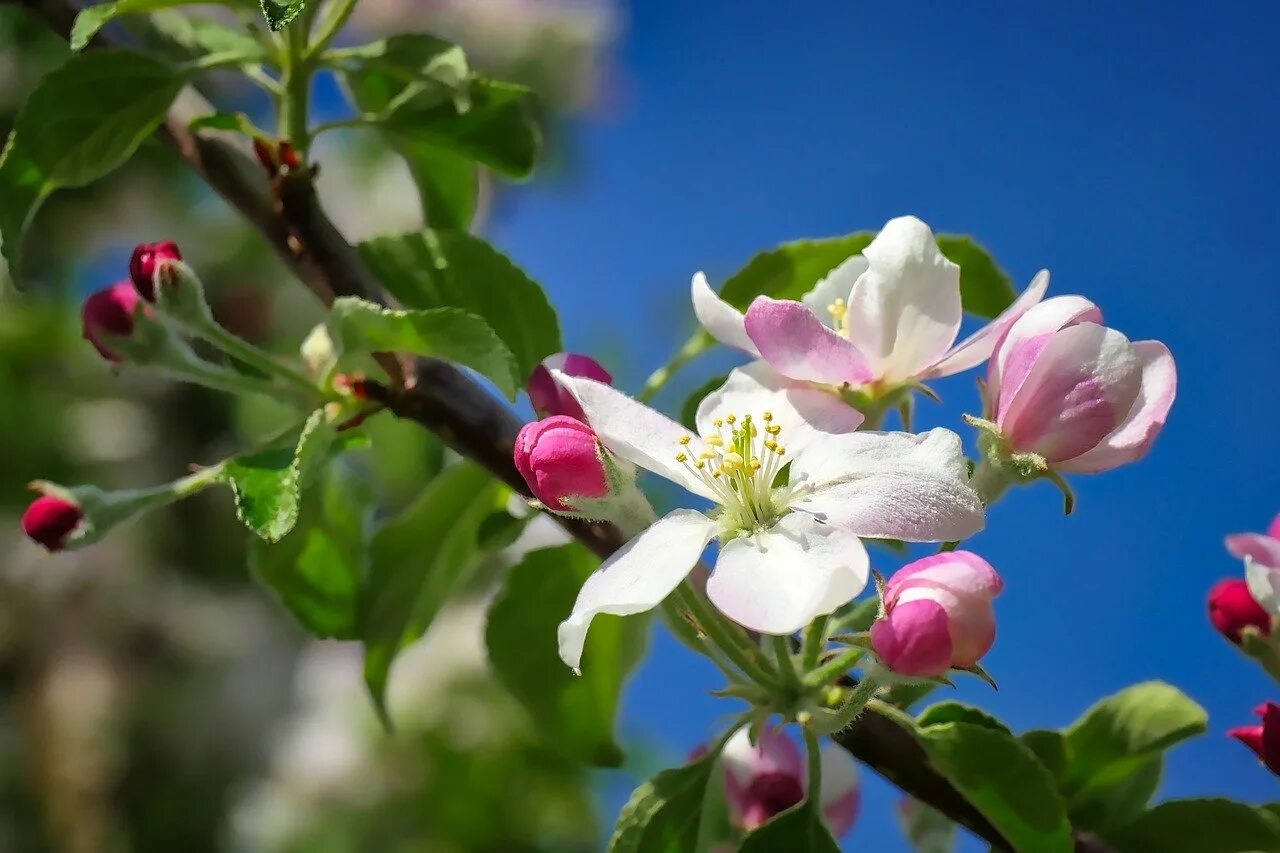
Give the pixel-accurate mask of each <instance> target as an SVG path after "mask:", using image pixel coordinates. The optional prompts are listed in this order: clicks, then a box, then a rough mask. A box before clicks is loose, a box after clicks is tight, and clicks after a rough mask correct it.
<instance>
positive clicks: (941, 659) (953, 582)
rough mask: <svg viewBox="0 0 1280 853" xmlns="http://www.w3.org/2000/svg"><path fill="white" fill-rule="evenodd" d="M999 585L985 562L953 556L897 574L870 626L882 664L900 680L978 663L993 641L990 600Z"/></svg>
mask: <svg viewBox="0 0 1280 853" xmlns="http://www.w3.org/2000/svg"><path fill="white" fill-rule="evenodd" d="M1003 588H1004V582H1003V581H1001V580H1000V576H999V575H998V574H996V570H995V569H993V568H991V566H990V564H989V563H987V561H986V560H983V559H982V558H981V557H979V556H978V555H976V554H971V553H969V552H968V551H952V552H949V553H943V554H935V555H933V556H932V557H925V558H924V559H922V560H916V561H915V562H914V563H910V564H908V565H906V566H903V567H902V568H901V569H899V570H898V571H897V572H896V573H895V574H894V575H893V577H891V578H890V579H889V583H888V584H886V586H885V588H884V601H883V606H884V616H882V617H881V618H879V619H877V620H876V622H875V624H873V625H872V626H871V645H872V648H874V649H875V653H876V655H877V656H878V657H879V658H880V661H881V663H883V664H884V665H885V666H887V667H889V668H890V669H891V670H893V671H894V672H897V673H899V674H901V675H911V676H920V677H935V676H940V675H943V674H945V673H946V672H947V670H949V669H951V668H953V667H955V668H957V669H967V668H968V667H971V666H973V665H974V664H976V663H977V662H978V660H979V659H980V658H981V657H982V656H983V655H985V654H986V653H987V652H988V651H989V650H990V649H991V644H992V643H994V642H995V639H996V622H995V613H994V612H993V611H992V608H991V599H993V598H995V597H996V596H997V595H999V594H1000V590H1001V589H1003Z"/></svg>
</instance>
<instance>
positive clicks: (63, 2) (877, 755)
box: [0, 0, 1111, 853]
mask: <svg viewBox="0 0 1280 853" xmlns="http://www.w3.org/2000/svg"><path fill="white" fill-rule="evenodd" d="M4 3H9V4H18V5H22V6H25V7H27V8H29V9H31V10H33V11H34V12H35V13H36V14H37V15H39V16H40V17H42V18H43V19H44V20H45V21H46V22H47V23H48V24H49V25H50V26H51V27H52V28H53V29H54V30H55V31H57V32H59V33H61V34H62V35H63V36H64V37H66V36H67V34H68V33H69V32H70V28H71V22H72V21H73V20H74V17H75V7H74V6H72V5H70V3H69V2H68V0H0V4H4ZM106 42H107V40H106V39H105V38H104V37H102V36H99V38H98V39H95V44H104V43H106ZM213 111H214V110H213V108H212V107H211V106H210V105H209V104H208V102H207V101H206V100H205V99H204V97H203V96H202V95H201V94H200V93H199V92H197V91H195V90H194V89H192V88H188V89H187V90H184V92H183V94H182V96H181V97H180V98H179V100H178V102H177V103H175V105H174V107H173V109H172V110H171V111H170V113H169V115H168V117H167V118H166V119H165V121H164V123H163V125H162V126H161V127H160V129H159V130H157V136H158V137H159V138H160V139H161V140H162V141H164V142H165V143H166V144H168V145H169V146H170V147H171V148H173V149H174V151H175V152H176V153H177V154H178V156H179V157H181V158H182V159H183V160H184V161H185V162H186V163H187V165H188V166H189V167H190V168H191V169H192V170H193V171H195V172H196V173H197V174H199V175H200V176H201V177H202V178H203V179H204V180H205V181H206V182H207V183H208V184H209V186H211V187H212V188H213V189H214V190H215V191H216V192H217V193H218V194H219V195H221V196H222V197H223V198H224V199H225V200H226V201H227V203H228V204H230V205H231V206H232V207H233V208H235V209H236V210H237V211H239V213H240V214H241V215H243V216H244V217H245V219H247V220H248V221H249V222H251V223H252V224H253V225H254V227H255V228H257V229H258V230H259V231H260V232H261V233H262V236H263V237H264V238H265V239H266V241H267V242H268V244H270V245H271V247H272V248H273V249H274V250H275V251H276V253H277V254H278V255H279V256H280V257H281V259H283V260H284V262H285V263H286V264H287V265H288V266H289V268H290V269H292V270H293V272H294V273H295V274H296V275H297V276H298V278H299V279H301V280H302V281H303V283H305V284H306V285H307V287H309V288H310V289H311V291H312V292H313V293H315V295H316V296H317V297H318V298H319V299H320V300H321V301H323V302H324V303H325V304H326V305H327V304H329V303H331V302H332V301H333V299H334V297H335V296H358V297H361V298H364V299H369V300H372V301H375V302H380V303H383V304H385V299H384V297H383V294H382V288H381V286H380V284H379V283H378V281H377V280H376V278H374V276H373V275H372V273H371V272H370V271H369V269H368V267H367V266H366V265H365V263H364V262H363V260H362V259H361V258H360V255H359V253H358V252H356V250H355V249H354V248H353V247H352V246H351V245H350V244H349V243H348V242H347V241H346V240H345V239H344V238H343V237H342V235H341V234H340V233H339V232H338V229H337V228H336V227H335V226H334V225H333V223H332V221H331V220H330V219H329V218H328V216H326V215H325V213H324V211H323V209H322V208H321V207H320V204H319V201H318V199H317V198H316V194H315V189H314V186H313V185H312V183H311V181H310V178H309V176H308V175H306V174H305V171H304V172H300V173H297V174H295V175H293V176H291V177H289V178H286V179H284V180H277V181H275V182H268V180H267V178H266V176H265V174H264V172H263V169H262V167H261V165H260V164H259V163H258V162H257V160H256V159H255V158H254V157H253V156H252V155H251V154H250V152H249V150H248V147H247V146H246V145H243V144H240V143H239V141H238V140H236V139H235V137H232V136H229V135H226V134H222V133H219V132H217V131H211V130H202V131H199V132H195V133H193V132H192V131H191V130H190V127H189V124H190V120H191V119H192V118H194V117H196V116H199V115H204V114H207V113H210V112H213ZM273 187H274V190H273ZM392 379H393V384H392V385H389V386H388V385H381V384H378V383H370V386H369V391H370V397H371V399H374V400H376V401H377V402H379V403H381V404H383V405H385V406H386V407H387V408H388V409H390V410H391V411H392V412H394V413H395V414H396V415H398V416H399V417H402V418H406V419H408V420H412V421H415V422H417V423H420V424H422V426H424V427H425V428H427V429H429V430H431V431H432V432H434V433H436V434H437V435H438V436H440V438H441V439H442V440H444V442H445V443H446V444H448V445H449V446H450V447H451V448H453V449H454V450H456V451H457V452H458V453H460V454H462V455H463V456H466V457H467V458H469V459H472V460H474V461H476V462H478V463H479V464H481V465H483V466H484V467H485V468H486V469H488V470H489V471H490V472H491V473H492V474H493V475H494V476H496V477H497V478H498V479H500V480H501V481H502V482H504V483H506V484H507V485H509V486H511V487H512V488H513V489H515V490H516V491H518V492H519V493H521V494H523V495H525V496H526V497H528V496H529V491H528V487H527V486H526V484H525V482H524V479H523V478H522V477H521V476H520V474H519V472H517V471H516V469H515V465H514V464H513V462H512V454H511V450H512V446H513V445H514V441H515V436H516V432H517V431H518V430H519V428H520V422H519V420H517V419H516V417H515V415H514V414H513V413H512V412H511V410H510V409H508V408H507V407H506V406H504V405H503V404H502V403H501V402H499V401H498V400H496V399H495V398H494V397H493V396H492V395H490V394H489V393H488V392H486V391H485V390H484V389H483V388H482V387H481V386H480V385H479V384H478V383H476V382H475V381H474V380H473V379H471V378H470V377H469V376H467V375H466V374H465V373H463V372H462V371H461V370H459V369H458V368H456V367H454V366H453V365H451V364H448V363H446V362H443V361H438V360H434V359H418V360H416V361H415V362H414V363H413V364H412V370H411V375H410V376H409V381H408V382H407V383H401V382H400V381H399V377H398V376H395V375H394V369H393V370H392ZM561 522H562V523H563V524H564V526H565V528H566V529H567V530H568V531H569V532H570V533H571V534H572V535H573V536H574V537H575V538H577V539H578V540H579V541H581V542H583V543H584V544H585V545H586V546H587V547H589V548H590V549H591V550H592V551H593V552H595V553H596V554H598V555H600V556H601V557H606V556H608V555H610V554H612V553H613V552H614V551H616V550H618V548H620V547H621V546H622V545H623V544H624V542H625V541H626V540H625V539H624V537H622V536H621V534H620V533H619V532H618V531H617V529H616V528H614V527H612V526H611V525H607V524H588V523H582V522H571V521H565V520H563V519H561ZM836 741H837V742H838V743H840V745H841V746H843V747H844V748H845V749H847V750H848V751H849V752H850V753H851V754H853V755H854V756H855V757H856V758H858V759H859V760H860V761H862V762H863V763H865V764H866V765H867V766H869V767H870V768H871V769H873V770H875V771H876V772H877V773H879V774H880V775H881V776H883V777H884V778H886V779H888V780H889V781H890V782H892V783H894V784H895V785H897V786H898V787H899V788H901V789H902V790H903V791H905V792H906V793H908V794H910V795H911V796H913V797H915V798H916V799H918V800H920V801H922V802H925V803H928V804H929V805H930V806H932V807H933V808H935V809H937V810H938V811H940V812H941V813H943V814H945V815H946V816H947V817H949V818H951V819H952V820H954V821H955V822H956V823H958V824H960V825H962V826H964V827H966V828H967V829H969V830H970V831H972V832H973V833H975V834H976V835H978V836H980V837H981V838H983V839H985V840H986V841H987V842H988V843H990V844H991V845H992V846H993V847H995V848H997V849H1003V850H1008V849H1011V848H1010V847H1009V844H1008V842H1006V841H1005V840H1004V838H1003V837H1002V836H1001V835H1000V833H999V831H998V830H996V828H995V827H993V826H992V825H991V823H990V821H988V820H987V819H986V818H984V817H983V816H982V815H981V814H980V813H979V812H978V810H977V809H975V808H974V807H973V805H972V804H971V803H969V802H968V801H967V800H966V799H965V798H964V797H963V796H962V795H961V794H960V792H959V791H957V790H956V789H955V788H954V787H953V786H952V785H951V784H950V783H949V782H948V781H947V780H946V779H945V778H944V777H943V776H942V775H941V774H939V773H938V771H937V770H936V769H934V767H933V766H932V764H931V763H930V762H929V759H928V757H927V756H926V755H925V753H924V750H923V749H922V748H921V747H920V745H919V744H918V743H917V742H916V741H915V739H914V738H912V737H911V735H910V734H909V733H908V732H906V731H904V730H903V729H902V728H901V727H900V726H898V725H897V724H896V723H895V722H893V721H892V720H890V719H889V718H888V717H885V716H883V715H881V714H877V713H875V712H874V711H869V712H867V713H865V714H863V715H862V716H860V717H859V718H858V719H857V720H855V721H854V723H853V724H852V725H851V726H850V727H849V728H848V729H846V730H844V731H843V732H841V733H840V734H839V735H838V736H837V737H836ZM1075 840H1076V850H1077V851H1081V853H1109V851H1110V850H1111V848H1109V847H1107V846H1106V845H1105V844H1102V843H1101V842H1099V841H1098V840H1097V839H1095V838H1094V837H1093V836H1092V835H1090V834H1089V833H1086V832H1081V831H1076V832H1075Z"/></svg>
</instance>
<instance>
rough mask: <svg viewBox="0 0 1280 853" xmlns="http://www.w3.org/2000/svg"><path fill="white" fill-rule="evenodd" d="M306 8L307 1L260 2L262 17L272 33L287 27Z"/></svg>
mask: <svg viewBox="0 0 1280 853" xmlns="http://www.w3.org/2000/svg"><path fill="white" fill-rule="evenodd" d="M306 7H307V0H286V2H284V3H278V2H276V0H262V17H264V18H266V19H267V26H268V27H269V28H270V29H271V31H272V32H275V31H276V30H279V29H282V28H284V27H286V26H288V25H289V24H290V23H291V22H292V21H293V19H294V18H296V17H298V15H299V14H301V12H302V10H303V9H305V8H306Z"/></svg>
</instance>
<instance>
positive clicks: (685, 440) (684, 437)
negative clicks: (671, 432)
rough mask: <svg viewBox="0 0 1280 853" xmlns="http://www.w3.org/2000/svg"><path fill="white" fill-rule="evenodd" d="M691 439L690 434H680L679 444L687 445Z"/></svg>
mask: <svg viewBox="0 0 1280 853" xmlns="http://www.w3.org/2000/svg"><path fill="white" fill-rule="evenodd" d="M692 440H693V437H692V436H688V435H682V436H680V443H681V444H683V445H686V446H687V445H688V444H689V442H690V441H692Z"/></svg>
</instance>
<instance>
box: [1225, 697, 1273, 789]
mask: <svg viewBox="0 0 1280 853" xmlns="http://www.w3.org/2000/svg"><path fill="white" fill-rule="evenodd" d="M1253 713H1255V714H1257V715H1258V716H1259V717H1261V718H1262V725H1259V726H1239V727H1237V728H1234V729H1228V730H1227V737H1233V738H1235V739H1236V740H1238V741H1240V742H1241V743H1242V744H1244V745H1245V746H1247V747H1249V749H1252V750H1253V752H1254V754H1255V755H1257V756H1258V758H1259V759H1260V760H1261V761H1262V763H1263V765H1265V766H1266V768H1267V769H1268V770H1270V771H1271V772H1272V773H1274V774H1276V775H1277V776H1280V705H1277V704H1276V703H1275V702H1264V703H1262V704H1261V705H1259V706H1258V707H1257V708H1255V709H1254V710H1253Z"/></svg>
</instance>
